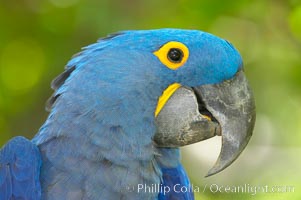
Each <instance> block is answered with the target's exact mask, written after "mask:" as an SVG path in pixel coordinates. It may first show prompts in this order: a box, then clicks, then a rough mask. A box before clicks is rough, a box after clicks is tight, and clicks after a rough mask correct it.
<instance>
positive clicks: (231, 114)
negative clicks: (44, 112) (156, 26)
mask: <svg viewBox="0 0 301 200" xmlns="http://www.w3.org/2000/svg"><path fill="white" fill-rule="evenodd" d="M242 65H243V64H242V59H241V56H240V55H239V53H238V52H237V50H236V49H235V48H234V47H233V46H232V45H231V44H230V43H229V42H227V41H226V40H223V39H221V38H218V37H216V36H214V35H211V34H209V33H205V32H201V31H194V30H179V29H160V30H150V31H125V32H121V33H118V34H114V35H111V36H109V37H107V38H104V39H101V40H99V42H98V43H96V44H93V45H90V46H88V47H86V48H85V49H84V51H83V52H81V53H80V54H78V55H76V56H75V57H74V58H73V59H72V60H71V61H70V62H69V63H68V65H67V67H66V71H65V72H64V73H63V74H61V75H60V76H58V77H57V78H56V79H55V80H54V81H53V83H52V87H53V88H54V89H55V90H56V92H55V94H54V95H53V97H52V98H51V99H50V101H49V107H53V110H56V107H59V106H60V105H59V104H61V106H63V107H66V106H67V107H68V106H69V108H68V109H69V110H70V112H71V110H76V112H81V113H94V115H93V116H94V118H93V119H95V121H98V122H99V123H105V124H110V126H111V127H119V128H120V127H121V128H122V129H123V131H124V133H125V135H127V133H128V134H130V133H131V136H132V137H133V138H134V139H137V140H138V141H139V143H140V144H147V143H149V142H150V140H153V141H154V143H155V145H156V147H158V148H160V147H180V146H184V145H188V144H192V143H195V142H198V141H201V140H204V139H207V138H209V137H212V136H214V135H221V136H222V149H221V153H220V156H219V158H218V161H217V162H216V164H215V166H214V167H213V168H212V169H211V171H210V172H209V174H208V175H212V174H214V173H217V172H219V171H221V170H223V169H224V168H226V167H227V166H228V165H230V164H231V163H232V162H233V161H234V160H235V159H236V158H237V157H238V155H239V154H240V153H241V152H242V150H243V149H244V148H245V146H246V145H247V143H248V141H249V139H250V136H251V134H252V130H253V126H254V120H255V106H254V100H253V96H252V92H251V90H250V88H249V86H248V83H247V80H246V78H245V76H244V73H243V67H242ZM70 74H71V75H70ZM67 97H68V98H67ZM63 99H65V100H63ZM60 102H64V103H60ZM57 110H58V109H57ZM74 112H75V111H74ZM107 137H110V136H107ZM130 142H131V141H129V143H130ZM129 146H130V145H129ZM112 159H113V158H112Z"/></svg>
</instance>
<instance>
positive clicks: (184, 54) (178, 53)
mask: <svg viewBox="0 0 301 200" xmlns="http://www.w3.org/2000/svg"><path fill="white" fill-rule="evenodd" d="M154 55H155V56H157V57H158V58H159V60H160V61H161V62H162V63H163V64H164V65H165V66H166V67H168V68H169V69H172V70H176V69H178V68H179V67H181V66H183V65H184V64H185V62H186V61H187V59H188V56H189V50H188V48H187V47H186V46H185V45H184V44H183V43H181V42H176V41H170V42H168V43H166V44H164V45H163V46H162V47H161V48H160V49H159V50H157V51H155V52H154Z"/></svg>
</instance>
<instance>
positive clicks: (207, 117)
mask: <svg viewBox="0 0 301 200" xmlns="http://www.w3.org/2000/svg"><path fill="white" fill-rule="evenodd" d="M201 115H202V114H201ZM202 117H203V118H205V119H207V120H208V121H212V119H211V117H209V116H207V115H202Z"/></svg>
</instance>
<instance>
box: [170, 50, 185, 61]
mask: <svg viewBox="0 0 301 200" xmlns="http://www.w3.org/2000/svg"><path fill="white" fill-rule="evenodd" d="M183 56H184V54H183V51H182V50H181V49H177V48H171V49H170V50H169V51H168V54H167V58H168V60H169V61H171V62H175V63H179V62H181V61H182V58H183Z"/></svg>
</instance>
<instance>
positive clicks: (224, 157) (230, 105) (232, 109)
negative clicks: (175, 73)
mask: <svg viewBox="0 0 301 200" xmlns="http://www.w3.org/2000/svg"><path fill="white" fill-rule="evenodd" d="M181 89H182V91H181ZM173 98H174V99H173ZM183 114H184V116H183ZM255 115H256V114H255V103H254V98H253V94H252V91H251V89H250V87H249V84H248V81H247V79H246V77H245V76H244V73H243V71H242V70H240V71H238V72H237V74H236V75H235V77H234V78H232V79H230V80H226V81H224V82H222V83H219V84H212V85H203V86H199V87H194V88H192V89H190V88H185V87H180V88H179V89H178V90H177V91H176V92H175V93H174V94H173V95H172V96H171V98H170V99H169V100H168V102H167V103H166V104H165V105H164V107H163V109H162V111H161V112H160V113H159V115H158V116H157V117H156V125H157V133H156V134H155V137H154V141H155V142H156V143H157V144H158V146H159V147H179V146H184V145H187V144H192V143H195V142H199V141H201V140H205V139H208V138H210V137H213V136H215V135H221V136H222V147H221V152H220V155H219V157H218V159H217V161H216V163H215V165H214V166H213V167H212V168H211V169H210V170H209V172H208V174H207V176H211V175H213V174H216V173H218V172H220V171H222V170H223V169H225V168H226V167H228V166H229V165H230V164H231V163H233V162H234V161H235V160H236V159H237V158H238V156H239V155H240V153H241V152H242V151H243V150H244V148H245V147H246V145H247V144H248V142H249V140H250V138H251V136H252V131H253V128H254V123H255Z"/></svg>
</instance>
